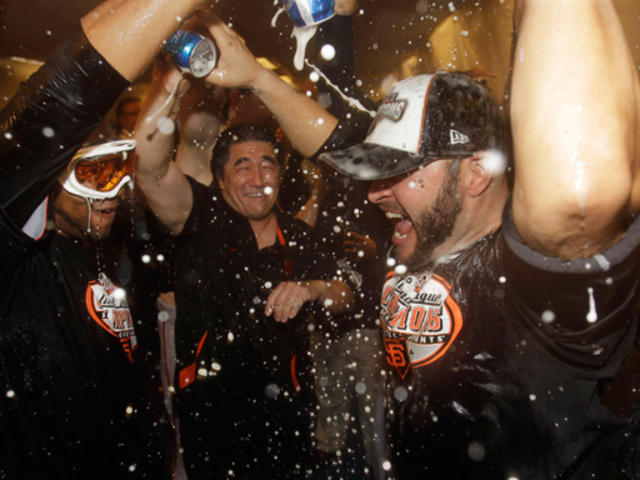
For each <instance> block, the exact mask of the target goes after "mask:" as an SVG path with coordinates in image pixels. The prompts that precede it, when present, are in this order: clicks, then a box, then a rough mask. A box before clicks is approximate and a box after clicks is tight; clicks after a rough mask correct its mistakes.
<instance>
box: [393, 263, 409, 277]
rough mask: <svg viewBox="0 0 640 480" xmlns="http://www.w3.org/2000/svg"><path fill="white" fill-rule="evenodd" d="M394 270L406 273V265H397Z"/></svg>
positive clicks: (398, 272)
mask: <svg viewBox="0 0 640 480" xmlns="http://www.w3.org/2000/svg"><path fill="white" fill-rule="evenodd" d="M394 271H395V272H396V273H397V274H398V275H404V274H405V273H407V266H406V265H397V266H396V268H395V269H394Z"/></svg>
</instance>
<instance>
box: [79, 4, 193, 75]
mask: <svg viewBox="0 0 640 480" xmlns="http://www.w3.org/2000/svg"><path fill="white" fill-rule="evenodd" d="M203 3H204V0H126V1H125V0H109V1H107V2H104V3H103V4H101V5H99V6H98V7H96V8H95V9H94V10H92V11H91V12H90V13H89V14H87V15H86V16H85V17H84V18H83V19H82V28H83V30H84V32H85V34H86V36H87V38H88V39H89V41H90V42H91V44H92V45H93V47H94V48H95V49H96V50H97V51H98V52H100V53H101V54H102V56H103V57H104V58H105V59H106V60H107V61H108V62H109V63H110V64H111V66H112V67H113V68H115V69H116V70H117V71H118V72H119V73H120V74H121V75H122V76H123V77H125V78H126V79H127V80H129V81H133V80H135V79H136V78H137V77H138V76H139V75H140V74H141V73H142V72H144V70H145V69H146V68H147V66H148V65H149V64H150V63H151V60H153V58H154V57H155V55H156V54H157V53H158V51H159V50H160V47H161V45H162V41H163V40H164V39H166V38H167V37H168V36H169V35H171V33H172V32H173V31H174V30H176V29H177V28H178V26H179V25H180V23H181V21H182V19H185V18H186V17H188V16H190V15H191V14H192V13H193V12H194V11H195V10H196V9H197V8H198V7H199V6H200V5H201V4H203Z"/></svg>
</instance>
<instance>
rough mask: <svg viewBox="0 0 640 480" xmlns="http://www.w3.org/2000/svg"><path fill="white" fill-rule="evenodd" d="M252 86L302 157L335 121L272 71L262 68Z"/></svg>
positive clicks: (319, 142)
mask: <svg viewBox="0 0 640 480" xmlns="http://www.w3.org/2000/svg"><path fill="white" fill-rule="evenodd" d="M253 87H254V88H255V90H256V93H257V94H258V96H259V97H260V99H261V100H262V101H263V102H264V104H265V105H266V106H267V108H269V110H270V111H271V112H272V113H273V115H274V116H275V117H276V120H277V121H278V123H279V124H280V126H281V127H282V129H283V130H284V132H285V134H286V135H287V137H288V138H289V139H290V140H291V142H292V144H293V147H294V148H295V149H296V150H297V151H298V152H300V153H301V154H302V155H303V156H305V157H309V156H311V155H313V154H314V153H316V152H317V150H318V149H319V148H320V147H321V146H322V144H323V143H324V142H325V140H326V139H327V138H328V137H329V135H330V134H331V132H332V131H333V129H334V128H335V126H336V125H337V123H338V120H337V119H336V118H335V117H334V116H333V115H331V114H330V113H329V112H327V111H326V110H325V109H324V108H322V107H321V106H320V105H318V104H317V103H316V102H315V101H314V100H313V99H311V98H309V97H307V96H306V95H304V94H302V93H299V92H297V91H296V90H294V89H293V88H292V87H291V86H289V85H288V84H287V83H285V82H284V81H282V80H281V79H280V78H279V77H278V76H277V75H276V74H275V73H273V72H272V71H270V70H267V69H264V70H263V71H262V72H261V74H260V75H259V76H258V77H257V79H256V83H255V85H253Z"/></svg>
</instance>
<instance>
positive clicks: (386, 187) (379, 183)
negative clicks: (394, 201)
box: [367, 179, 392, 204]
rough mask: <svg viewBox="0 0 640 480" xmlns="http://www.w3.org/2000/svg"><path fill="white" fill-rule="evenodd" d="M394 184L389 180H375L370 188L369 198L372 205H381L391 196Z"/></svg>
mask: <svg viewBox="0 0 640 480" xmlns="http://www.w3.org/2000/svg"><path fill="white" fill-rule="evenodd" d="M391 185H392V182H390V181H389V179H385V180H374V181H373V183H371V186H370V187H369V192H368V194H367V198H368V199H369V201H370V202H371V203H375V204H378V203H381V202H383V201H384V200H385V199H386V198H389V196H390V195H391Z"/></svg>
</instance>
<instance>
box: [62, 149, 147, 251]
mask: <svg viewBox="0 0 640 480" xmlns="http://www.w3.org/2000/svg"><path fill="white" fill-rule="evenodd" d="M135 147H136V142H135V140H116V141H112V142H107V143H102V144H98V145H93V146H88V147H84V148H81V149H80V150H78V152H77V153H76V155H75V156H74V157H73V159H72V160H71V162H69V165H68V167H67V170H66V172H65V173H64V175H63V176H62V177H60V183H61V185H62V190H61V191H60V193H59V194H58V195H57V197H56V199H55V204H54V205H55V207H54V222H55V224H56V228H57V229H58V231H59V232H60V233H61V234H62V235H67V236H72V237H77V236H88V237H89V238H91V239H93V240H100V239H103V238H105V237H106V236H108V235H109V233H110V231H111V227H112V225H113V221H114V220H115V216H116V208H117V207H118V205H119V200H118V197H119V196H121V192H123V191H124V190H123V187H125V186H127V185H128V186H129V189H132V188H133V168H132V163H133V150H134V149H135Z"/></svg>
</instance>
